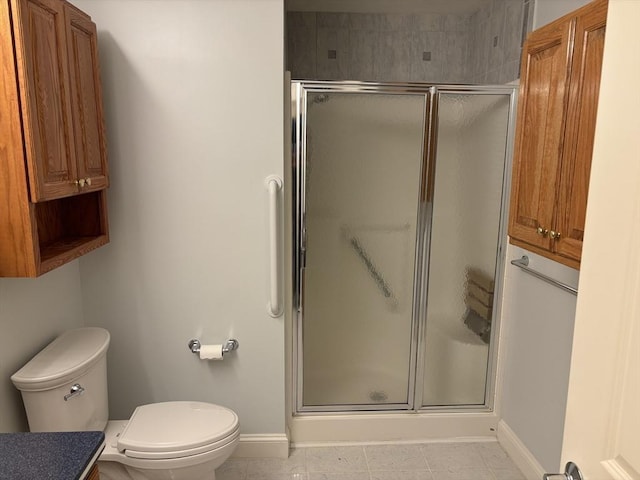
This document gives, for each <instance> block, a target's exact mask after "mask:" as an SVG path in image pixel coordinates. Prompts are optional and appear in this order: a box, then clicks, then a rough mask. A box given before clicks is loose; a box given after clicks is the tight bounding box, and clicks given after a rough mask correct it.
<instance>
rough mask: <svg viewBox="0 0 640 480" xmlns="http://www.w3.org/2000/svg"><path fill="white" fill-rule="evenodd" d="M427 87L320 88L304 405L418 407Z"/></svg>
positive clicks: (311, 114)
mask: <svg viewBox="0 0 640 480" xmlns="http://www.w3.org/2000/svg"><path fill="white" fill-rule="evenodd" d="M424 112H425V96H424V95H422V94H421V95H395V94H381V93H380V94H366V93H328V94H327V93H309V94H308V98H307V131H306V139H307V140H306V141H307V144H306V149H307V150H306V172H305V173H306V182H305V186H306V192H305V193H306V204H305V220H306V222H305V225H306V238H307V243H306V268H305V271H304V279H303V281H304V290H303V327H302V335H303V352H304V353H303V405H304V406H316V405H321V406H331V405H383V404H407V403H408V401H409V399H408V391H409V375H410V357H411V353H412V349H411V344H412V340H411V333H412V307H413V276H414V263H415V241H416V240H415V239H416V219H417V208H418V204H419V190H420V172H421V166H422V163H423V162H422V158H423V155H422V149H423V132H424V126H423V121H424Z"/></svg>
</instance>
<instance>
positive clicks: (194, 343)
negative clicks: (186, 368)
mask: <svg viewBox="0 0 640 480" xmlns="http://www.w3.org/2000/svg"><path fill="white" fill-rule="evenodd" d="M201 346H202V344H201V343H200V340H198V339H196V338H194V339H192V340H189V350H191V353H196V354H197V353H200V347H201ZM239 346H240V343H239V342H238V340H236V339H235V338H230V339H229V340H227V341H226V342H225V343H224V345H222V355H224V354H225V353H229V352H231V351H233V350H237V348H238V347H239Z"/></svg>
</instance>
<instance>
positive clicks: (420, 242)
mask: <svg viewBox="0 0 640 480" xmlns="http://www.w3.org/2000/svg"><path fill="white" fill-rule="evenodd" d="M291 87H292V95H291V102H292V105H291V116H292V129H293V130H292V159H293V161H292V164H293V170H294V171H293V175H292V179H293V201H294V206H293V217H294V219H293V220H294V221H293V247H294V251H293V295H294V298H293V306H294V319H293V339H294V342H293V355H292V363H293V372H292V377H293V378H292V380H293V381H292V387H293V389H292V390H293V392H292V394H293V402H291V405H292V408H293V412H292V413H293V414H294V415H324V414H341V413H344V414H372V413H376V412H379V413H381V414H389V413H403V412H404V413H407V414H416V413H428V412H435V411H437V412H439V413H455V412H479V413H482V412H492V411H493V397H494V392H495V383H496V368H495V367H496V362H497V341H498V335H497V332H498V331H499V323H500V308H501V306H500V302H498V304H497V305H496V306H495V318H496V319H495V327H496V328H495V329H493V331H492V333H491V341H490V347H489V358H488V365H487V377H486V388H485V396H484V403H483V404H473V405H442V406H423V405H422V388H423V377H424V369H425V365H424V363H425V362H424V355H425V343H426V340H425V331H426V315H425V312H426V303H427V298H426V297H427V286H428V268H426V266H427V265H428V264H429V246H430V245H429V244H430V234H431V232H430V227H431V216H432V210H433V205H432V199H433V189H434V175H433V169H434V168H435V154H436V148H435V142H436V135H437V125H436V124H437V122H436V119H437V109H438V97H439V94H440V93H460V94H462V93H473V94H479V95H482V94H486V95H496V94H508V95H510V97H511V98H510V111H509V127H508V134H507V149H506V159H505V167H504V174H503V177H504V178H503V198H502V206H501V213H500V232H499V242H498V258H497V265H496V274H497V275H496V279H495V281H496V298H498V299H499V298H501V295H502V274H503V270H504V255H503V254H502V252H503V243H504V241H506V222H507V211H506V208H505V199H508V193H509V188H508V187H509V178H510V174H511V162H510V159H511V156H512V148H513V135H514V125H515V105H516V87H513V86H502V85H496V86H468V85H447V84H444V85H436V84H421V83H374V82H340V81H306V80H293V81H292V82H291ZM321 92H326V93H386V94H405V95H416V94H422V95H424V96H425V109H424V116H423V126H424V132H423V142H422V145H423V147H422V165H421V179H420V201H419V204H418V220H417V225H416V232H417V235H416V247H415V255H416V256H415V265H414V275H413V277H414V283H413V285H414V288H413V302H412V320H411V346H410V349H411V352H410V368H409V386H408V397H407V398H408V402H407V403H390V404H383V403H381V404H331V405H304V404H303V395H302V394H303V371H302V370H303V369H302V363H301V362H302V358H303V342H302V321H303V316H304V305H303V292H304V276H303V270H304V265H305V262H306V231H305V212H306V203H305V200H306V191H305V179H306V158H307V151H306V142H305V132H306V129H307V123H306V122H307V118H306V116H307V111H306V110H307V93H321ZM363 253H364V254H366V252H363ZM361 258H362V259H363V261H365V260H364V258H363V257H362V255H361ZM370 273H371V274H372V275H374V277H375V272H371V271H370ZM376 282H378V285H379V288H380V289H381V290H383V288H384V286H386V284H385V283H383V282H384V279H383V278H382V277H378V278H376ZM389 292H390V290H389Z"/></svg>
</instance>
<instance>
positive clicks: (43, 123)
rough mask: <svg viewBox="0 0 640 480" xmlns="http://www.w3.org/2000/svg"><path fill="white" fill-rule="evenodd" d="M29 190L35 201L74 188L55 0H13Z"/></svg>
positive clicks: (60, 20)
mask: <svg viewBox="0 0 640 480" xmlns="http://www.w3.org/2000/svg"><path fill="white" fill-rule="evenodd" d="M12 7H13V8H12V11H13V12H14V33H15V35H14V38H15V49H16V58H17V67H18V83H19V86H20V99H21V102H22V120H23V128H24V139H25V150H26V153H27V163H28V171H29V190H30V193H31V200H32V201H34V202H37V201H41V200H49V199H52V198H58V197H64V196H67V195H71V194H74V193H76V192H77V191H78V188H77V186H76V185H75V184H74V181H75V180H76V178H77V175H76V157H75V143H74V138H73V127H72V121H73V120H72V115H71V98H70V94H69V81H68V79H69V75H68V66H67V51H66V46H65V45H66V28H65V19H64V11H63V6H62V2H60V0H12Z"/></svg>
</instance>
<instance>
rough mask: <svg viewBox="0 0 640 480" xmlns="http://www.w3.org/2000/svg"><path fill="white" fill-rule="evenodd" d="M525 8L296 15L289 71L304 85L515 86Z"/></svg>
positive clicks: (518, 4) (516, 3) (511, 0)
mask: <svg viewBox="0 0 640 480" xmlns="http://www.w3.org/2000/svg"><path fill="white" fill-rule="evenodd" d="M525 6H527V7H528V2H523V0H494V1H493V2H491V3H490V4H489V5H488V6H486V7H485V8H483V9H482V10H480V11H477V12H474V13H473V14H455V15H454V14H442V13H432V14H427V13H421V14H404V13H403V14H390V13H323V12H288V14H287V58H288V62H287V63H288V65H287V67H288V69H289V70H290V71H291V74H292V77H293V78H296V79H317V80H365V81H382V82H386V81H395V82H437V83H507V82H510V81H513V80H516V79H517V78H518V69H519V58H520V47H521V41H522V29H523V24H524V27H525V28H527V26H528V24H527V23H526V22H523V19H524V18H525V11H527V9H526V8H525ZM526 18H527V19H528V18H529V17H528V16H527V17H526ZM330 57H333V58H330Z"/></svg>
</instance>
